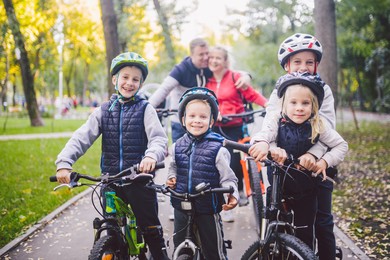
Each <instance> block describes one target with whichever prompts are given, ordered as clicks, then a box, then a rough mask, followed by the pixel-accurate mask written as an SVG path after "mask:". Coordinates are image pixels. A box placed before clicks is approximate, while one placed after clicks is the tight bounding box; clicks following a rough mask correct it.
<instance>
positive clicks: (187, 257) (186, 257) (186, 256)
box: [176, 254, 194, 260]
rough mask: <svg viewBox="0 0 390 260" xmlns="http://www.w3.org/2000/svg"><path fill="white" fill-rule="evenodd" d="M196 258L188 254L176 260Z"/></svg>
mask: <svg viewBox="0 0 390 260" xmlns="http://www.w3.org/2000/svg"><path fill="white" fill-rule="evenodd" d="M193 259H194V257H193V256H192V255H187V254H183V255H179V256H178V257H177V258H176V260H193Z"/></svg>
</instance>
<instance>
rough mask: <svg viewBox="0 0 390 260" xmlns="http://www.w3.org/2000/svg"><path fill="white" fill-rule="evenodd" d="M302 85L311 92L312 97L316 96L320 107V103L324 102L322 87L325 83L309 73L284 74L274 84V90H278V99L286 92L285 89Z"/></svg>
mask: <svg viewBox="0 0 390 260" xmlns="http://www.w3.org/2000/svg"><path fill="white" fill-rule="evenodd" d="M296 84H298V85H304V86H307V87H308V88H310V89H311V91H313V93H314V95H316V96H317V99H318V105H319V107H321V105H322V102H323V101H324V96H325V91H324V85H325V83H324V82H323V81H322V80H321V78H320V77H319V76H318V75H312V74H310V73H307V72H305V73H299V72H293V73H291V74H285V75H283V76H281V77H280V78H279V79H278V81H277V82H276V89H277V90H278V97H279V98H281V97H283V95H284V93H285V92H286V89H287V87H289V86H291V85H296Z"/></svg>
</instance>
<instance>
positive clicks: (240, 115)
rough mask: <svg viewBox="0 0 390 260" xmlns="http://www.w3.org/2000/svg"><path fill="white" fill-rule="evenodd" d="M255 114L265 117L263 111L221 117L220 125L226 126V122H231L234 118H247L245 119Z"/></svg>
mask: <svg viewBox="0 0 390 260" xmlns="http://www.w3.org/2000/svg"><path fill="white" fill-rule="evenodd" d="M255 114H260V116H262V117H265V114H266V111H265V109H258V110H253V111H248V112H243V113H239V114H227V115H222V120H221V121H222V123H224V124H226V123H227V122H229V121H231V120H232V119H234V118H247V117H251V116H254V115H255Z"/></svg>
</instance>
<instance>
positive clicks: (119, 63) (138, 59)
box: [110, 52, 149, 81]
mask: <svg viewBox="0 0 390 260" xmlns="http://www.w3.org/2000/svg"><path fill="white" fill-rule="evenodd" d="M126 66H136V67H138V68H139V69H140V70H141V71H142V77H143V81H145V79H146V77H147V76H148V72H149V70H148V62H147V61H146V60H145V59H144V58H142V56H141V55H139V54H138V53H135V52H125V53H121V54H119V55H118V56H116V57H115V58H114V59H113V60H112V62H111V69H110V73H111V76H113V75H115V74H117V73H118V71H119V70H120V69H122V68H123V67H126Z"/></svg>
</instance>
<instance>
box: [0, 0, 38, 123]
mask: <svg viewBox="0 0 390 260" xmlns="http://www.w3.org/2000/svg"><path fill="white" fill-rule="evenodd" d="M3 3H4V7H5V10H6V13H7V18H8V25H9V27H10V29H11V31H12V34H13V37H14V41H15V46H16V48H18V49H19V51H20V59H19V64H20V70H21V73H22V82H23V91H24V95H25V97H26V102H27V111H28V115H29V117H30V123H31V126H43V125H44V124H43V121H42V118H41V116H40V114H39V110H38V103H37V99H36V95H35V90H34V78H33V76H32V73H31V68H30V61H29V59H28V55H27V51H26V48H25V45H24V38H23V35H22V33H21V32H20V26H19V21H18V20H17V18H16V15H15V10H14V5H13V3H12V0H3Z"/></svg>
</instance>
